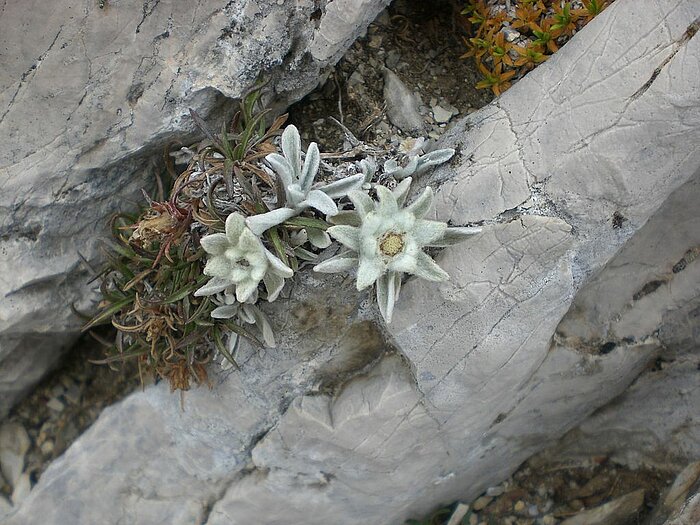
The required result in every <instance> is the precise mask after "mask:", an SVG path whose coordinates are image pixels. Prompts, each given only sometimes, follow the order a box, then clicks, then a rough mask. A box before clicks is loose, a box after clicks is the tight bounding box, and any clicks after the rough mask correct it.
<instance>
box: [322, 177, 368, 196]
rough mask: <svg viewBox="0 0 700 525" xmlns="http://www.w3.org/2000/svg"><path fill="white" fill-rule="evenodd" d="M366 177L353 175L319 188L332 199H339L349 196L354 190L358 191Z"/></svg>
mask: <svg viewBox="0 0 700 525" xmlns="http://www.w3.org/2000/svg"><path fill="white" fill-rule="evenodd" d="M364 178H365V176H364V175H363V174H361V173H360V174H357V175H352V176H351V177H345V178H344V179H340V180H337V181H335V182H331V183H330V184H326V185H325V186H321V187H320V188H318V189H319V190H321V191H322V192H323V193H325V194H326V195H328V196H329V197H332V198H334V199H339V198H340V197H344V196H345V195H347V194H348V192H350V191H352V190H358V189H360V187H361V186H362V183H363V182H364Z"/></svg>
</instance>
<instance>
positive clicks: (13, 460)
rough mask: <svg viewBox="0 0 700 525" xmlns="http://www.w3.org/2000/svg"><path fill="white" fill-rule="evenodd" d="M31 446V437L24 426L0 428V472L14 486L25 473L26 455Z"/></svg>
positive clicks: (16, 424) (14, 425) (10, 424)
mask: <svg viewBox="0 0 700 525" xmlns="http://www.w3.org/2000/svg"><path fill="white" fill-rule="evenodd" d="M29 445H30V442H29V436H28V435H27V431H26V430H25V429H24V427H23V426H22V425H20V424H18V423H6V424H5V425H2V427H0V472H1V473H2V475H3V477H4V478H5V479H6V480H7V482H8V483H9V484H10V485H12V486H15V485H16V484H17V480H18V479H19V477H20V476H21V475H22V472H23V471H24V455H25V454H26V453H27V450H29Z"/></svg>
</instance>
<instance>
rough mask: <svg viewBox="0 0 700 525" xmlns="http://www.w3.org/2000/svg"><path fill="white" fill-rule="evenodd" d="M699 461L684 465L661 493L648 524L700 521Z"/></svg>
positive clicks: (683, 523)
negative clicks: (671, 482)
mask: <svg viewBox="0 0 700 525" xmlns="http://www.w3.org/2000/svg"><path fill="white" fill-rule="evenodd" d="M699 486H700V461H696V462H695V463H691V464H690V465H688V466H687V467H685V468H684V469H683V470H682V471H681V473H680V474H678V476H677V477H676V479H675V480H674V482H673V484H672V485H671V486H670V487H669V488H668V489H667V490H666V491H664V493H663V494H661V497H660V498H659V502H658V503H657V505H656V508H655V509H654V512H653V514H652V516H651V517H650V518H649V520H648V523H649V525H662V524H664V525H685V524H691V523H700V491H699V490H698V487H699Z"/></svg>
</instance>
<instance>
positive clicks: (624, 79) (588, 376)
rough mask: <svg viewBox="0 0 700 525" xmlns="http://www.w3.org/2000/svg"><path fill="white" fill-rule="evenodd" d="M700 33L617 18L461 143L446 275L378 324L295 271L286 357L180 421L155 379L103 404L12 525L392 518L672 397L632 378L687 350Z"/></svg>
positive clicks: (627, 8)
mask: <svg viewBox="0 0 700 525" xmlns="http://www.w3.org/2000/svg"><path fill="white" fill-rule="evenodd" d="M640 13H641V14H640ZM698 16H700V7H699V6H698V5H697V2H694V1H693V0H681V1H676V2H670V1H669V2H666V1H662V2H658V1H654V0H640V1H638V2H625V1H621V2H616V3H615V4H613V5H612V6H611V7H610V8H608V9H607V10H606V11H605V12H604V13H603V14H602V15H601V16H600V17H598V18H596V19H595V20H594V21H593V22H592V23H590V24H589V25H588V26H586V28H584V29H583V30H582V31H581V32H580V33H578V34H577V35H576V37H575V38H574V39H573V40H572V41H571V42H570V43H569V44H567V45H566V46H565V47H564V48H563V49H562V50H561V51H560V52H559V53H557V55H555V56H554V57H553V58H551V59H550V60H549V61H548V62H547V63H546V64H544V65H543V66H541V67H540V68H538V69H537V70H536V71H535V72H533V73H531V74H530V75H528V77H526V78H525V79H524V80H522V81H521V82H519V83H518V84H517V85H516V86H515V87H514V88H512V89H511V90H509V91H508V92H507V93H506V94H505V95H504V96H503V97H501V98H500V99H499V100H498V101H497V102H496V103H495V104H493V105H492V106H489V107H487V108H484V109H483V110H481V111H479V112H476V113H474V114H472V115H471V116H470V117H468V119H466V120H464V121H462V122H461V123H459V124H458V125H457V126H456V127H455V128H454V130H453V131H452V132H451V134H450V135H449V136H448V137H447V140H446V141H445V143H444V146H445V147H456V148H458V152H459V153H458V155H457V159H456V161H455V162H453V164H452V165H450V166H444V167H442V168H440V170H439V171H438V172H436V173H435V174H434V177H433V180H432V182H433V183H435V184H436V185H439V188H438V191H437V195H436V197H437V198H436V202H437V205H436V207H435V210H434V213H433V215H434V216H435V217H438V218H441V219H451V220H452V221H453V222H454V223H455V224H464V223H466V222H483V231H482V233H481V234H479V235H478V236H474V237H473V238H471V239H470V240H469V241H468V242H466V243H463V244H461V245H457V246H454V247H451V248H448V249H446V250H444V251H443V252H442V253H441V254H440V255H439V256H438V261H439V263H440V264H441V266H442V267H443V268H445V270H447V271H448V272H449V273H450V274H451V276H452V280H451V281H450V282H447V283H441V284H433V283H424V282H422V281H418V280H409V281H407V282H406V284H405V285H404V287H403V288H402V298H401V301H400V302H399V303H398V305H397V310H396V312H395V317H394V322H393V323H392V324H391V325H390V326H388V327H384V326H382V325H381V323H380V322H379V321H378V317H377V316H376V315H375V314H374V310H372V309H371V308H367V303H368V295H365V294H358V293H356V292H353V291H352V279H344V278H343V277H337V276H334V277H332V278H326V277H323V278H318V277H314V276H304V275H302V276H300V277H298V281H297V282H296V283H295V286H294V295H293V298H282V299H281V300H279V301H277V302H276V303H274V304H273V305H272V308H274V309H276V310H275V311H271V312H269V315H270V317H271V318H272V319H273V320H274V321H275V325H276V326H275V328H276V329H277V332H278V333H279V334H280V336H281V337H280V339H281V341H280V345H279V348H277V349H275V350H274V351H273V352H267V351H266V352H260V353H255V352H253V351H252V350H251V349H250V348H244V354H243V355H242V356H241V362H242V370H241V371H240V372H235V373H227V374H221V375H219V376H218V377H217V378H216V381H215V385H214V387H213V389H212V390H211V391H208V390H206V389H198V390H195V391H192V392H190V393H188V394H187V396H186V397H185V407H184V410H182V408H181V407H180V405H179V399H178V398H177V396H172V395H170V394H169V393H168V391H167V388H166V387H165V386H163V385H161V386H158V387H152V388H149V389H147V390H146V391H145V392H143V393H137V394H134V395H132V396H131V397H129V398H128V399H127V400H126V401H124V402H123V403H121V404H119V405H116V406H114V407H112V408H110V409H109V410H107V411H105V412H104V413H103V415H102V416H101V417H100V419H99V420H98V421H97V423H96V424H95V425H94V426H93V427H92V428H91V429H90V430H89V431H88V432H87V433H86V434H85V435H84V436H82V437H81V438H80V440H79V441H78V442H77V443H75V444H74V445H73V446H72V447H71V448H70V449H69V450H68V452H67V453H66V454H65V455H64V456H63V457H62V458H59V459H58V460H57V461H56V462H55V463H54V464H53V465H52V466H51V467H50V468H49V469H48V470H47V471H46V472H45V473H44V475H43V477H42V478H41V480H40V482H39V484H38V485H37V486H36V487H35V489H34V490H33V492H32V493H31V494H30V495H29V496H28V498H27V499H26V500H25V503H24V504H23V505H22V506H21V507H20V509H19V510H18V511H17V513H16V514H15V515H14V516H12V517H10V518H9V521H8V523H9V525H19V524H26V523H35V522H41V523H49V524H61V523H91V522H92V521H95V520H98V519H101V520H102V521H113V522H121V523H134V524H135V523H139V524H141V523H147V524H149V523H169V524H175V525H179V524H183V525H184V524H191V523H200V524H203V523H207V524H210V525H212V524H217V525H218V524H224V523H225V524H231V523H234V524H238V523H240V524H249V523H266V524H280V525H281V524H285V523H302V522H303V523H313V524H319V525H320V524H325V523H329V522H332V523H336V524H341V525H345V524H347V525H351V524H355V523H373V524H378V525H391V524H394V523H402V522H403V521H404V520H405V519H406V518H407V517H410V516H415V515H420V514H423V513H425V512H427V511H428V510H430V509H431V508H432V507H433V506H435V505H436V504H437V503H439V502H445V501H452V500H454V499H458V498H460V499H465V500H469V499H471V498H473V497H475V496H476V495H478V494H479V493H481V492H483V491H484V490H485V489H486V488H487V487H489V486H494V485H496V484H498V483H499V482H500V481H502V480H503V479H505V478H506V477H507V476H508V475H509V474H510V473H511V472H512V471H513V470H515V468H517V466H518V465H519V464H520V463H521V462H522V461H524V460H525V459H527V458H528V457H529V456H531V455H532V454H533V453H535V452H537V451H540V450H542V449H543V448H544V447H546V446H549V445H552V444H554V442H555V441H556V440H557V439H558V438H560V437H561V436H562V435H564V434H565V433H566V432H567V431H570V430H571V429H573V428H575V427H577V426H578V425H580V424H581V423H582V422H584V421H586V419H587V418H588V416H589V415H590V414H592V413H593V412H594V411H596V410H597V409H599V408H601V407H605V406H606V405H608V404H609V403H610V402H611V400H613V399H615V398H617V397H618V396H620V394H622V393H623V392H625V391H626V390H627V389H628V387H629V386H630V384H632V383H633V382H635V379H637V382H636V383H634V386H633V388H631V389H629V391H628V394H629V395H630V396H631V397H630V398H629V399H632V400H636V401H635V402H636V403H637V404H639V403H640V401H639V400H640V399H642V398H643V396H640V395H637V394H636V393H635V390H634V389H635V388H637V389H638V390H637V392H642V393H644V392H652V393H653V394H652V397H654V403H656V404H657V405H658V406H659V407H662V406H664V403H667V402H668V403H673V402H674V400H676V397H675V394H671V395H668V393H664V389H663V387H661V388H656V390H654V389H650V388H648V385H649V384H651V383H652V382H653V381H654V378H653V377H652V376H650V375H649V374H647V373H643V372H644V371H645V370H646V369H647V367H648V366H649V364H650V363H653V362H654V361H655V359H656V358H657V357H659V356H660V355H661V354H662V353H663V352H664V351H666V350H664V345H666V347H668V346H669V345H671V346H672V347H673V348H675V350H674V351H675V352H677V353H678V354H679V355H680V353H682V352H683V348H686V349H687V348H688V346H684V345H688V344H691V343H689V341H690V342H693V341H694V342H695V343H696V342H697V339H694V338H695V337H696V334H695V333H694V332H693V331H692V330H690V329H689V328H688V327H690V326H692V323H690V322H687V321H686V320H687V319H689V316H691V315H692V311H691V310H687V308H686V307H685V304H686V302H687V301H688V298H689V297H690V296H691V295H693V294H695V296H694V297H695V299H692V301H696V300H697V294H696V293H695V292H694V291H693V290H697V288H692V289H689V286H688V285H687V282H688V281H686V280H685V279H691V277H692V276H694V275H696V273H697V271H698V265H699V264H700V258H693V257H691V256H686V254H687V253H688V250H691V249H692V247H693V246H695V245H696V243H697V239H696V236H697V231H698V228H697V227H695V226H694V224H696V222H695V223H693V222H692V221H696V220H697V219H696V218H695V217H694V216H693V213H686V210H683V211H679V210H678V208H679V206H680V207H681V208H682V207H685V208H690V209H692V208H693V205H694V203H695V202H697V200H696V194H695V193H694V191H695V190H693V191H691V189H692V188H694V187H695V186H694V185H696V184H697V180H698V179H697V177H698V174H699V173H700V152H699V151H698V149H697V144H698V142H700V103H699V102H698V101H699V100H700V92H699V89H700V88H699V87H698V85H697V78H698V75H699V74H700V72H699V68H698V60H697V57H698V56H699V55H700V44H699V43H698V42H699V41H700V40H698V37H695V38H691V39H687V40H684V35H685V34H686V30H687V28H688V23H689V21H690V20H694V19H696V18H697V17H698ZM671 55H672V56H671ZM669 56H671V58H670V59H668V60H667V58H668V57H669ZM657 68H659V69H658V71H657ZM648 80H651V82H650V83H649V82H648ZM647 84H649V85H648V86H647ZM643 86H646V87H645V88H644V89H643V90H642V91H641V92H640V88H641V87H643ZM523 100H528V101H536V102H535V103H533V104H530V105H528V106H525V105H524V104H523V102H522V101H523ZM694 199H695V200H694ZM669 210H674V211H673V213H670V212H669ZM620 217H622V218H620ZM669 228H671V229H673V231H674V234H673V235H663V232H664V231H667V230H668V229H669ZM652 240H653V241H654V242H653V243H651V244H650V241H652ZM691 253H694V252H692V251H691ZM640 258H641V259H643V260H646V261H649V264H647V265H645V264H644V263H643V262H637V259H640ZM681 258H683V259H684V261H685V262H684V263H683V264H680V259H681ZM621 264H623V265H624V264H627V265H628V267H629V269H630V271H622V270H621V269H620V267H619V265H621ZM635 264H638V265H639V266H638V267H635V266H634V265H635ZM668 265H670V269H669V268H667V266H668ZM681 266H683V269H682V271H681V270H679V271H678V272H676V273H675V274H674V275H675V276H674V277H672V278H670V277H669V274H668V272H669V271H670V272H671V274H673V268H680V267H681ZM633 267H634V268H636V269H634V270H632V268H633ZM686 272H687V273H686ZM606 276H607V277H609V278H610V280H609V281H608V280H606V279H607V277H606ZM664 279H666V281H664V282H665V283H666V284H664V285H658V286H655V285H651V286H647V284H648V282H650V281H655V280H656V281H660V280H664ZM673 283H678V288H676V285H675V284H673ZM683 283H685V284H683ZM694 283H697V279H695V280H694ZM695 286H696V284H695ZM652 288H653V289H652ZM642 289H644V290H645V293H644V294H643V295H639V292H640V291H641V290H642ZM635 297H637V299H635ZM692 301H691V302H692ZM652 303H653V304H652ZM693 304H697V303H696V302H695V303H693ZM654 305H656V306H654ZM640 309H641V310H640ZM642 311H645V312H646V313H648V314H652V315H641V314H640V312H642ZM684 316H685V317H684ZM695 326H696V325H695ZM674 327H680V328H679V329H678V330H676V328H674ZM664 334H665V335H664ZM608 343H614V344H608ZM695 343H693V344H695ZM681 372H683V371H681ZM664 377H665V376H659V380H660V381H664V380H665V379H664ZM678 384H680V383H678ZM645 385H646V386H645ZM657 385H663V383H658V384H657ZM619 399H620V400H622V401H621V402H622V403H625V402H627V401H626V399H627V398H626V397H625V396H622V397H619ZM635 406H636V405H635ZM608 408H611V409H613V410H614V405H610V406H609V407H608ZM691 408H692V405H685V409H684V408H683V407H682V406H681V407H679V406H676V405H674V406H673V407H671V408H670V409H669V412H671V411H673V410H690V409H691ZM605 410H606V409H603V410H602V411H599V412H598V413H597V414H598V415H597V416H596V417H594V418H592V419H590V420H589V421H591V422H593V427H595V426H596V425H597V426H598V427H600V426H601V425H600V423H596V421H597V420H600V418H599V417H598V416H600V415H603V416H604V414H605ZM656 414H658V417H659V418H663V417H664V415H663V414H664V412H663V410H662V409H661V408H659V410H658V411H657V413H656ZM686 416H687V417H688V418H691V419H692V418H693V417H695V418H697V414H693V413H687V414H686ZM655 417H657V416H656V415H655ZM596 418H597V419H596ZM603 421H604V418H603ZM632 421H634V418H632ZM636 421H637V423H638V422H639V419H637V420H636ZM125 427H128V429H129V434H128V436H127V437H126V438H125V437H124V436H123V429H124V428H125ZM581 428H582V429H585V425H584V426H583V427H581ZM687 428H688V429H689V430H688V432H689V434H688V436H687V437H682V439H687V440H688V442H690V441H691V440H692V439H694V440H695V443H697V442H698V441H699V440H700V437H698V435H697V430H693V429H694V428H695V429H697V426H695V427H693V426H689V427H687ZM693 432H695V434H693ZM679 439H680V438H679ZM688 453H693V452H692V450H691V449H689V450H688ZM675 459H676V460H678V461H681V460H682V458H680V457H679V458H675ZM687 459H688V458H686V460H687ZM104 472H109V473H110V474H109V476H105V475H104ZM98 516H99V518H98Z"/></svg>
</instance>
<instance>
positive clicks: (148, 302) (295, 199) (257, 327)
mask: <svg viewBox="0 0 700 525" xmlns="http://www.w3.org/2000/svg"><path fill="white" fill-rule="evenodd" d="M259 99H260V93H259V92H258V91H255V92H252V93H251V94H250V95H248V96H246V97H245V98H244V100H243V102H242V103H241V109H240V111H239V112H238V113H237V114H236V115H235V116H234V118H233V121H232V123H231V125H230V126H229V127H223V128H222V130H221V132H220V133H219V134H214V133H213V132H212V131H211V130H209V129H208V127H207V126H206V124H205V123H204V122H203V121H202V119H201V118H200V117H199V116H198V115H197V114H196V113H195V112H191V116H192V118H193V120H194V122H195V124H196V125H197V126H198V127H199V128H200V130H201V131H202V133H203V134H204V135H205V136H206V140H204V141H203V142H202V143H200V144H198V145H197V146H196V147H195V146H193V147H192V148H182V149H181V151H180V152H178V153H177V155H185V157H186V162H187V167H186V169H184V171H182V173H180V174H177V173H176V171H175V168H174V165H171V166H170V169H169V171H170V174H171V178H172V180H173V184H172V189H171V190H170V192H169V196H168V197H167V199H166V198H164V197H163V196H162V195H161V196H159V197H158V198H157V199H151V198H148V197H147V206H146V208H145V210H144V211H142V212H141V213H140V214H136V215H130V214H119V215H117V216H116V217H114V218H113V220H112V223H111V224H112V234H113V242H112V243H110V244H109V245H108V246H107V247H106V249H105V250H104V251H105V257H106V259H107V265H106V267H105V268H104V269H103V270H102V271H101V272H100V273H99V274H98V277H99V278H100V279H101V287H100V289H101V293H102V297H103V300H102V302H101V303H100V305H99V311H98V312H97V314H96V315H95V316H94V317H93V318H92V319H91V320H90V321H89V322H88V323H87V324H86V325H85V327H84V329H86V330H87V329H90V328H92V327H95V326H97V325H100V324H107V323H111V324H112V325H113V326H114V327H115V328H116V329H117V335H116V338H115V341H114V343H107V342H106V341H105V344H107V345H108V346H109V351H108V356H107V357H106V358H105V359H104V360H102V361H100V362H101V363H105V364H110V363H115V362H118V361H123V360H126V359H136V360H137V362H138V364H139V370H140V371H141V373H142V374H144V373H147V374H149V375H151V376H154V377H155V378H156V379H165V380H167V381H168V382H169V383H170V386H171V388H172V389H180V390H187V389H189V388H190V386H191V384H201V383H204V382H206V381H207V372H206V365H207V363H209V362H210V361H212V360H214V359H217V360H220V361H221V364H222V366H224V367H231V366H234V367H237V363H236V351H237V349H238V345H239V343H240V340H241V337H245V338H247V339H249V340H250V341H251V342H252V343H253V344H254V345H257V346H259V347H262V346H267V347H274V346H275V345H276V341H275V336H274V332H273V329H272V324H271V323H270V320H269V319H268V318H267V317H266V315H265V314H264V311H263V309H262V308H260V305H261V302H273V301H275V300H276V299H277V298H278V297H279V296H280V293H281V292H282V290H283V288H284V286H285V282H286V280H287V279H289V278H291V277H292V276H293V275H294V274H295V273H296V272H297V271H299V270H300V269H302V268H303V267H304V266H305V265H307V264H310V263H313V264H314V270H316V271H318V272H336V271H353V272H355V273H356V275H357V288H358V290H362V289H365V288H367V287H370V286H372V285H375V283H376V297H377V301H378V304H379V310H380V313H381V315H382V316H383V317H384V319H385V320H386V321H387V322H390V321H391V318H392V314H393V310H394V304H395V302H396V301H397V300H398V296H399V290H400V287H401V281H402V276H403V275H404V274H411V275H415V276H418V277H422V278H424V279H428V280H431V281H444V280H446V279H448V275H447V274H446V273H445V272H444V271H443V270H442V269H441V268H440V267H439V266H438V265H437V264H436V263H435V262H434V261H433V260H432V259H431V258H430V257H429V256H428V255H427V254H426V253H424V252H423V249H424V248H426V247H441V246H447V245H450V244H454V243H455V242H459V241H462V240H464V239H465V238H466V237H468V236H469V235H472V234H474V233H476V232H478V231H479V230H478V228H457V227H449V228H448V226H447V225H446V224H445V223H442V222H438V221H430V220H426V219H424V216H425V215H426V214H427V212H428V211H429V209H430V206H431V203H432V197H433V193H432V190H431V189H430V188H427V189H425V190H424V192H423V194H422V195H421V196H419V197H418V198H417V199H416V200H415V201H414V202H413V203H411V204H409V205H408V206H405V203H406V200H407V196H408V192H409V189H410V185H411V181H412V177H411V176H412V175H417V174H420V173H422V172H424V171H426V170H428V169H429V168H431V167H432V166H435V165H438V164H440V163H443V162H446V161H447V160H449V159H450V158H451V157H452V155H453V154H454V151H453V150H448V149H443V150H435V151H431V152H424V151H423V144H424V141H423V140H420V139H419V140H414V141H413V142H412V145H411V147H409V148H407V149H406V148H404V149H403V150H400V151H397V152H394V151H377V150H376V149H372V148H370V147H367V146H364V145H362V144H361V143H360V142H359V141H358V140H357V139H356V138H355V137H349V138H350V139H351V141H352V142H353V143H354V144H356V145H359V147H358V146H356V147H355V148H354V149H353V151H354V152H355V154H354V156H348V154H347V152H342V153H340V154H326V155H325V156H324V155H322V154H321V153H320V152H319V150H318V147H317V145H316V144H315V143H313V142H312V143H311V144H309V146H308V148H306V151H304V150H303V149H302V145H301V138H300V136H299V132H298V131H297V129H296V128H295V127H294V126H291V125H290V126H287V127H286V128H284V130H283V131H282V128H283V125H284V123H285V120H286V116H282V117H279V118H277V119H276V120H274V121H273V122H272V124H271V125H270V126H269V127H266V125H265V120H264V117H265V111H259V110H258V109H257V108H258V105H259ZM345 132H346V133H349V132H348V130H345ZM279 152H281V154H280V153H279ZM322 157H325V158H322ZM380 165H381V166H382V167H381V168H380V167H379V166H380ZM399 181H400V182H399ZM161 186H162V185H161ZM389 186H391V187H393V188H394V189H393V190H391V189H389ZM161 193H163V192H162V191H161ZM373 196H376V197H377V198H378V201H376V200H375V199H374V198H373ZM332 239H335V240H337V241H338V242H339V243H340V244H341V245H342V246H343V247H344V249H345V251H343V252H341V253H340V254H339V255H337V256H335V257H332V258H330V259H326V260H324V261H322V262H319V261H318V259H319V255H320V252H321V250H325V249H326V248H329V247H332V246H331V245H332V242H333V241H332Z"/></svg>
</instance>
